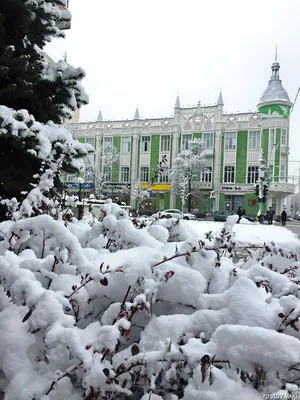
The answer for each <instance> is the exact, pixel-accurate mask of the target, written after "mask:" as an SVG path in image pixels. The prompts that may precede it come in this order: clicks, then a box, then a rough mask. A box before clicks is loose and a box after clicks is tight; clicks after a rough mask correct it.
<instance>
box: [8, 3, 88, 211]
mask: <svg viewBox="0 0 300 400" xmlns="http://www.w3.org/2000/svg"><path fill="white" fill-rule="evenodd" d="M62 6H66V0H47V1H45V0H1V1H0V106H6V107H8V108H10V109H12V110H27V111H28V113H29V114H30V115H33V117H34V119H33V120H35V121H38V122H41V123H45V124H46V123H48V121H53V122H54V123H58V124H60V123H62V122H63V121H64V119H65V118H70V116H71V113H72V111H73V110H75V109H76V108H79V107H81V106H82V105H83V104H86V103H87V102H88V97H87V95H86V93H85V92H84V90H83V88H82V86H81V84H80V81H81V80H82V78H84V76H85V73H84V70H83V69H82V68H74V67H72V66H71V65H69V64H67V63H66V61H64V60H60V61H59V62H57V63H56V62H54V61H52V60H50V58H49V57H48V56H47V55H46V54H45V53H44V52H43V48H44V46H45V45H46V44H47V42H49V41H51V39H53V38H58V37H64V32H63V31H61V30H60V29H59V26H61V25H62V24H65V23H67V22H68V21H70V19H71V14H70V13H69V11H68V10H66V9H63V7H62ZM1 111H2V114H1V112H0V128H1V129H0V149H1V150H0V170H1V182H0V183H1V184H0V199H11V198H13V197H16V199H17V200H18V201H20V200H22V194H21V193H23V197H24V192H29V191H30V190H31V189H32V187H33V186H34V185H36V183H37V182H38V181H39V176H41V174H43V171H45V169H47V167H49V168H50V167H51V163H52V164H53V162H54V160H55V157H53V152H52V153H51V152H50V151H49V152H47V157H48V159H46V160H45V159H44V158H43V154H42V152H40V151H39V148H40V146H41V142H40V140H38V139H37V138H35V137H34V136H33V137H32V136H31V135H30V136H26V137H23V136H22V134H20V131H21V132H22V129H23V128H21V129H19V127H18V126H17V130H16V129H15V127H13V126H14V123H12V121H11V120H10V121H9V122H8V123H7V120H6V116H7V111H6V109H5V108H2V109H1ZM3 113H4V114H3ZM14 115H15V118H17V121H18V115H22V118H24V113H21V114H18V113H15V114H14ZM26 118H27V117H25V119H26ZM22 121H23V120H22ZM23 122H24V123H25V124H26V123H27V121H25V120H24V121H23ZM4 127H5V128H4ZM41 129H42V128H38V129H36V128H34V129H32V132H33V134H34V133H35V134H36V135H37V134H38V132H39V131H40V130H41ZM16 132H17V134H16ZM55 134H56V133H55ZM59 142H62V143H66V137H65V134H64V133H62V134H61V136H59V137H58V138H57V139H54V140H50V143H51V146H55V147H56V149H55V152H56V153H57V154H59V149H60V148H64V150H63V153H64V154H63V155H64V160H62V157H61V155H59V160H60V165H59V168H55V176H54V181H55V182H56V183H57V184H58V183H59V174H60V171H61V170H63V171H70V170H72V171H73V172H74V165H73V164H72V157H77V156H78V155H79V156H82V155H83V154H86V152H84V150H83V149H80V151H77V152H76V151H75V152H73V151H70V152H69V150H68V151H67V150H66V146H65V147H63V146H61V147H60V146H59ZM68 143H69V138H68ZM71 147H73V148H76V145H74V146H73V145H72V146H71ZM77 150H78V148H77ZM50 153H51V154H52V156H51V157H52V158H51V162H50V159H49V154H50ZM47 157H46V158H47ZM42 166H43V167H42ZM33 176H35V178H33ZM3 213H4V211H3V210H2V213H1V210H0V219H1V217H2V218H3ZM1 214H2V215H1Z"/></svg>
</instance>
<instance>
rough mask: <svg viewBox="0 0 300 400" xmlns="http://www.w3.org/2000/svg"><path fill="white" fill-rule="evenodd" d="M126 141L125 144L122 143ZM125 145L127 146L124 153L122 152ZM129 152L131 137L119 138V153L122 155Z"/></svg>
mask: <svg viewBox="0 0 300 400" xmlns="http://www.w3.org/2000/svg"><path fill="white" fill-rule="evenodd" d="M125 139H126V142H125V141H124V140H125ZM125 144H127V145H128V148H127V150H126V151H124V146H125ZM130 151H131V136H121V153H122V154H130Z"/></svg>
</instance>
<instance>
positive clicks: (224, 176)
mask: <svg viewBox="0 0 300 400" xmlns="http://www.w3.org/2000/svg"><path fill="white" fill-rule="evenodd" d="M229 168H231V171H228V169H229ZM229 174H230V175H229ZM228 177H230V178H232V179H230V180H229V179H228ZM223 179H224V183H235V166H234V165H225V166H224V175H223Z"/></svg>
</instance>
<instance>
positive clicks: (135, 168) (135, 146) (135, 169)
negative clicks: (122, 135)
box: [130, 134, 139, 209]
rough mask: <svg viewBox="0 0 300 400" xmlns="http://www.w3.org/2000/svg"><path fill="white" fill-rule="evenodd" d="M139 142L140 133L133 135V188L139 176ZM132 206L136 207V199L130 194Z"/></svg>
mask: <svg viewBox="0 0 300 400" xmlns="http://www.w3.org/2000/svg"><path fill="white" fill-rule="evenodd" d="M138 144H139V135H138V134H135V135H133V143H132V155H131V180H130V182H131V190H132V189H133V188H134V187H135V185H136V181H137V176H138V165H137V163H138ZM130 207H131V208H133V209H134V208H135V199H133V198H132V196H130Z"/></svg>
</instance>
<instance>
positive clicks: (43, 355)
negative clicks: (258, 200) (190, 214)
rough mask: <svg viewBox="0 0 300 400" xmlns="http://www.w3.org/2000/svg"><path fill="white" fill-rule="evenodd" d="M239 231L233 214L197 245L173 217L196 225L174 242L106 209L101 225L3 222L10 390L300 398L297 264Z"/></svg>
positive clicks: (0, 316) (1, 324)
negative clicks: (244, 238)
mask: <svg viewBox="0 0 300 400" xmlns="http://www.w3.org/2000/svg"><path fill="white" fill-rule="evenodd" d="M235 222H236V217H235V216H231V217H230V218H229V219H228V221H227V222H226V223H225V224H224V227H223V228H222V229H221V230H220V231H219V232H216V233H214V232H208V233H207V234H206V235H202V236H201V237H197V238H195V237H194V235H193V233H191V234H190V236H189V235H188V226H189V225H188V223H184V222H181V223H178V222H177V221H172V220H169V221H167V223H168V224H171V227H172V226H173V227H176V229H178V231H180V230H181V229H183V230H184V227H185V230H186V231H185V233H184V236H185V240H184V241H177V242H174V237H172V234H171V233H170V229H171V228H170V225H168V227H169V229H168V227H164V226H163V224H166V222H165V221H159V220H158V221H155V223H153V224H152V225H151V226H149V225H147V224H145V225H144V226H143V227H142V228H141V227H139V228H136V227H135V225H133V224H132V222H131V220H130V218H129V217H128V216H127V214H126V213H124V210H122V209H121V208H120V207H119V206H118V205H116V204H112V203H111V202H107V204H105V205H103V206H102V216H101V218H100V221H99V222H98V223H96V224H94V226H92V227H90V226H89V225H88V224H85V223H84V222H82V221H78V222H74V223H70V224H69V225H68V226H67V227H66V226H65V225H64V224H63V223H62V222H60V221H55V220H53V219H52V218H51V217H50V216H47V215H43V216H38V217H34V218H28V219H26V220H20V221H17V222H15V223H11V224H10V225H9V226H8V225H7V224H6V225H5V226H3V232H4V234H3V236H2V238H3V240H2V241H1V242H0V282H1V286H0V288H1V291H0V334H1V338H4V339H3V341H2V343H1V346H0V371H1V373H2V380H1V383H0V384H1V386H0V393H1V390H2V391H3V392H4V393H5V396H6V397H5V399H16V400H25V399H28V398H34V399H41V400H47V399H71V400H72V399H74V400H79V399H82V398H84V399H89V400H91V399H121V400H125V399H137V400H140V399H149V398H150V399H161V398H162V399H171V400H175V399H184V400H193V399H195V400H196V399H197V400H198V399H199V398H201V399H215V400H217V399H220V398H222V399H233V400H238V399H240V398H246V399H249V400H250V399H261V398H262V394H263V393H265V394H270V393H273V394H275V393H279V391H280V393H281V394H282V393H283V394H285V395H288V394H291V393H293V394H295V393H296V394H297V393H298V394H299V389H298V386H297V384H298V380H299V379H300V374H299V373H300V343H299V327H298V319H299V317H300V303H299V266H300V264H299V262H298V261H297V256H296V255H295V254H293V253H292V251H290V250H289V248H282V247H278V246H277V245H276V243H257V244H256V245H249V244H247V243H243V242H241V241H240V240H239V238H238V237H237V236H235V235H234V233H233V230H232V227H233V225H234V223H235ZM173 224H174V225H173ZM1 225H2V224H1ZM1 225H0V230H1V228H2V226H1ZM150 228H151V229H150ZM156 228H158V229H156ZM162 232H164V233H162ZM178 235H179V236H180V234H178ZM167 240H168V241H167ZM242 250H243V251H244V252H246V253H247V254H248V256H246V258H245V259H241V258H240V257H238V252H239V251H242ZM22 321H23V322H22ZM10 330H11V331H12V334H11V335H8V334H7V333H8V331H10Z"/></svg>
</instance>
